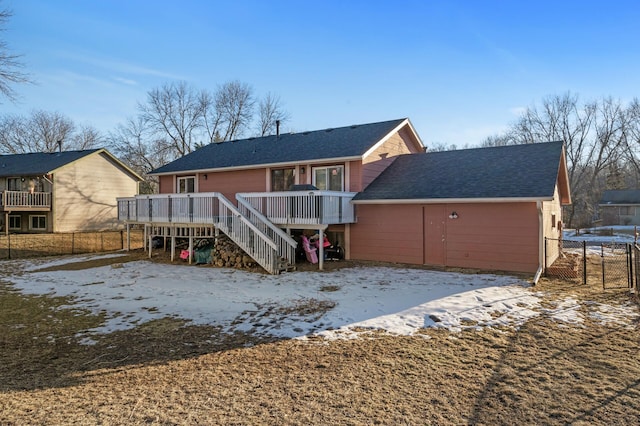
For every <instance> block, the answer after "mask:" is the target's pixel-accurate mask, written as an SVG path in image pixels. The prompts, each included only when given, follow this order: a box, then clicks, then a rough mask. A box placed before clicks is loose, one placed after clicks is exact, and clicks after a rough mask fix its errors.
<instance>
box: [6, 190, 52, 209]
mask: <svg viewBox="0 0 640 426" xmlns="http://www.w3.org/2000/svg"><path fill="white" fill-rule="evenodd" d="M0 203H2V204H1V205H2V207H3V208H4V209H10V208H17V209H34V210H37V209H43V208H47V209H48V208H51V193H50V192H29V191H2V198H1V199H0Z"/></svg>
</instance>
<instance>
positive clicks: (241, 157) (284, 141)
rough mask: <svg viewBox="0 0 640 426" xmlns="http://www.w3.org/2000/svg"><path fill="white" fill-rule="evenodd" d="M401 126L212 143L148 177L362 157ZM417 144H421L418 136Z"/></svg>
mask: <svg viewBox="0 0 640 426" xmlns="http://www.w3.org/2000/svg"><path fill="white" fill-rule="evenodd" d="M404 123H407V124H409V120H408V119H398V120H391V121H383V122H379V123H370V124H360V125H353V126H346V127H339V128H335V129H324V130H316V131H309V132H301V133H284V134H280V135H279V136H276V135H271V136H265V137H258V138H248V139H242V140H236V141H230V142H220V143H212V144H209V145H206V146H204V147H202V148H200V149H197V150H195V151H193V152H191V153H190V154H187V155H185V156H184V157H182V158H179V159H177V160H175V161H173V162H171V163H169V164H166V165H164V166H162V167H160V168H158V169H156V170H154V171H153V172H152V173H151V174H158V175H161V174H170V173H177V172H192V171H202V170H215V169H228V168H240V167H256V166H266V165H273V164H285V163H291V164H293V163H297V162H302V161H317V160H330V159H346V158H361V157H362V156H363V155H364V154H365V153H366V152H367V151H368V150H369V149H370V148H371V147H372V146H374V145H375V144H377V143H378V142H379V141H380V140H382V139H383V138H385V137H387V135H389V134H390V133H391V132H394V131H396V130H397V129H398V128H399V127H402V126H403V124H404ZM409 125H410V124H409ZM416 141H418V142H419V141H420V139H419V138H418V136H417V134H416Z"/></svg>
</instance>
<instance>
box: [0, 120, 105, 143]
mask: <svg viewBox="0 0 640 426" xmlns="http://www.w3.org/2000/svg"><path fill="white" fill-rule="evenodd" d="M59 143H60V144H59ZM102 143H103V139H102V135H101V134H100V133H99V132H98V131H97V130H96V129H95V128H93V127H91V126H88V125H85V126H81V127H80V129H79V130H77V127H76V125H75V124H74V123H73V121H72V120H71V119H69V118H68V117H66V116H64V115H62V114H60V113H57V112H48V111H42V110H35V111H32V112H31V114H30V115H29V116H27V117H24V116H19V115H4V116H0V152H2V153H7V154H21V153H27V152H53V151H55V150H57V149H63V150H67V151H68V150H75V149H89V148H94V147H96V146H99V145H100V144H102Z"/></svg>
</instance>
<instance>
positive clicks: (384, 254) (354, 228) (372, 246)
mask: <svg viewBox="0 0 640 426" xmlns="http://www.w3.org/2000/svg"><path fill="white" fill-rule="evenodd" d="M356 209H357V210H356V213H357V217H358V222H357V223H356V224H352V225H350V247H349V249H350V250H349V255H350V258H351V259H354V260H374V261H382V262H399V263H409V264H422V260H423V241H422V239H423V232H422V206H420V205H397V204H396V205H393V204H392V205H382V204H359V205H357V206H356Z"/></svg>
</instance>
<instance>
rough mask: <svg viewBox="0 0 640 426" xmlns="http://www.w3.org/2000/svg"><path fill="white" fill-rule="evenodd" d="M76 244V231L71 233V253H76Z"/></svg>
mask: <svg viewBox="0 0 640 426" xmlns="http://www.w3.org/2000/svg"><path fill="white" fill-rule="evenodd" d="M75 245H76V233H75V232H72V233H71V254H75Z"/></svg>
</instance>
